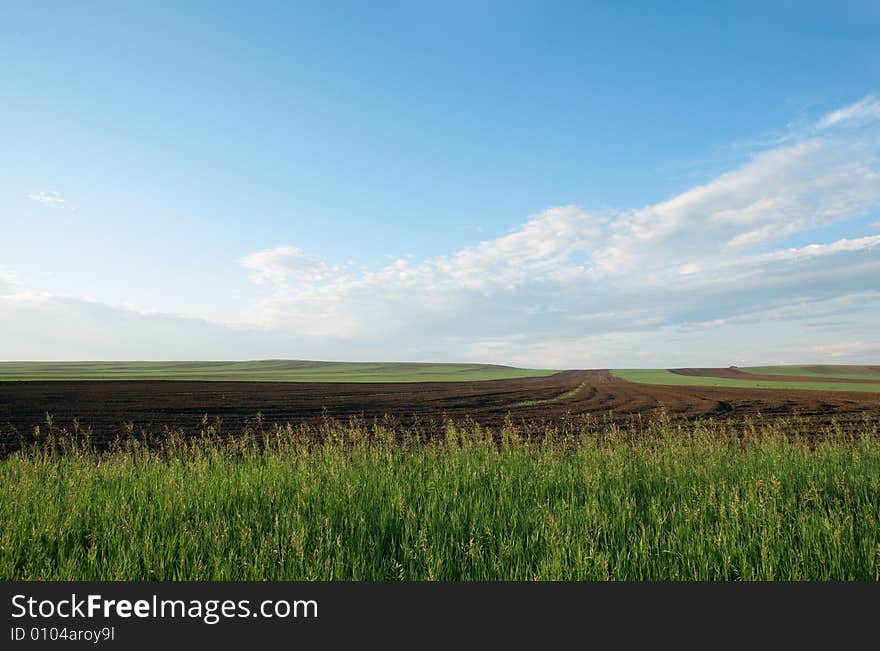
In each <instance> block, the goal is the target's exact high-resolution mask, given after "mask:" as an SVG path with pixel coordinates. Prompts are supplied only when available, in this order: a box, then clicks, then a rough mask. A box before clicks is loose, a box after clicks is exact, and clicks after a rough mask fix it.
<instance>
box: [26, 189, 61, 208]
mask: <svg viewBox="0 0 880 651" xmlns="http://www.w3.org/2000/svg"><path fill="white" fill-rule="evenodd" d="M27 198H28V199H30V200H31V201H36V202H37V203H41V204H43V205H44V206H49V207H51V208H56V207H58V206H60V205H62V204H63V203H64V197H62V196H61V194H60V193H58V192H31V193H30V194H29V195H27Z"/></svg>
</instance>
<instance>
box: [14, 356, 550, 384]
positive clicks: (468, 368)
mask: <svg viewBox="0 0 880 651" xmlns="http://www.w3.org/2000/svg"><path fill="white" fill-rule="evenodd" d="M557 372H558V371H553V370H539V369H522V368H513V367H510V366H498V365H494V364H419V363H402V362H401V363H393V362H392V363H372V362H363V363H360V362H310V361H299V360H260V361H250V362H0V381H11V380H16V381H20V380H228V381H252V382H473V381H477V380H503V379H510V378H521V377H541V376H546V375H552V374H554V373H557Z"/></svg>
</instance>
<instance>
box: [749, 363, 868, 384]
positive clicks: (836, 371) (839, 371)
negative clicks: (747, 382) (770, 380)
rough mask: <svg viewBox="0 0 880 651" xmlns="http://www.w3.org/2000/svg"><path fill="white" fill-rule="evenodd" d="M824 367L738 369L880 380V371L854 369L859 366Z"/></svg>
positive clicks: (843, 378) (766, 372) (750, 367)
mask: <svg viewBox="0 0 880 651" xmlns="http://www.w3.org/2000/svg"><path fill="white" fill-rule="evenodd" d="M825 368H827V369H829V370H828V371H822V372H820V371H816V370H813V369H812V368H810V367H809V366H746V367H743V368H740V369H739V370H740V371H745V372H746V373H754V374H755V375H798V376H800V377H814V378H816V379H821V378H829V377H832V378H839V379H841V380H878V381H880V372H872V371H869V370H855V369H858V368H859V367H855V368H852V367H847V366H829V367H825Z"/></svg>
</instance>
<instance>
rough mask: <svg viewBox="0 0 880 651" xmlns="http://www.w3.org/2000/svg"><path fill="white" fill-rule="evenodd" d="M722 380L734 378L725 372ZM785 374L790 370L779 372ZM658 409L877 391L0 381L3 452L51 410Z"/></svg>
mask: <svg viewBox="0 0 880 651" xmlns="http://www.w3.org/2000/svg"><path fill="white" fill-rule="evenodd" d="M722 377H731V376H730V375H728V376H722ZM786 379H790V378H786ZM660 407H663V408H664V409H665V410H666V411H667V413H668V414H669V415H670V416H671V417H672V418H675V419H686V420H694V419H697V418H705V417H716V416H717V417H723V418H740V417H745V416H754V415H756V414H759V413H760V414H762V415H764V416H771V417H772V416H788V415H794V414H797V415H800V416H804V417H806V418H807V419H808V420H810V422H813V423H815V426H816V427H817V428H819V427H821V425H823V424H827V423H828V422H829V421H830V420H831V419H832V418H834V419H835V420H836V421H838V422H840V423H841V424H843V425H844V426H846V425H847V424H851V425H856V424H859V423H863V422H864V419H865V418H868V419H872V420H873V422H877V419H878V418H880V394H873V393H845V392H824V391H795V390H767V389H738V388H718V387H683V386H678V387H672V386H656V385H648V384H634V383H630V382H626V381H624V380H621V379H619V378H616V377H614V376H612V375H611V374H610V373H609V372H608V371H566V372H563V373H558V374H556V375H553V376H550V377H543V378H523V379H516V380H493V381H484V382H472V383H451V382H450V383H420V384H343V383H338V384H337V383H293V382H278V383H269V382H178V381H151V382H146V381H112V382H111V381H76V382H68V381H53V382H4V383H0V434H2V443H3V445H4V446H5V447H6V449H7V450H9V449H11V448H15V447H17V444H16V442H17V441H19V440H20V439H21V438H23V439H24V440H27V439H29V438H30V437H31V435H32V432H33V428H34V426H35V425H41V424H44V423H45V421H46V414H47V413H48V414H50V415H51V416H52V418H53V420H54V423H55V425H56V426H58V427H64V428H68V429H70V428H71V426H72V423H73V419H74V418H77V419H78V421H79V424H80V427H81V428H83V429H85V428H90V429H91V430H92V432H93V436H94V437H95V438H96V439H97V440H104V439H106V438H108V437H113V436H115V435H116V434H117V433H119V432H120V431H122V430H123V428H124V427H125V424H126V423H132V424H133V426H134V429H135V431H136V432H137V431H141V430H149V431H152V432H161V431H163V430H164V428H165V427H166V426H167V427H170V428H183V429H185V430H187V431H198V429H199V424H200V422H201V419H202V416H203V415H204V414H207V415H208V418H209V419H210V420H211V421H213V420H214V419H215V418H218V417H219V418H221V419H222V424H223V430H224V431H225V432H235V431H236V430H240V428H241V426H242V425H243V424H244V422H245V421H246V420H247V419H249V418H253V417H254V416H255V415H256V414H257V413H258V412H259V413H261V414H262V416H263V419H264V421H265V422H267V423H272V422H280V423H287V422H290V423H294V424H298V423H308V422H317V421H320V420H321V419H322V417H324V416H329V417H331V418H335V419H346V418H348V417H352V416H363V417H365V418H367V419H372V418H382V417H383V416H386V415H391V416H392V417H393V418H394V419H395V421H396V422H398V423H400V424H402V425H408V424H412V423H413V422H418V423H421V424H432V423H436V424H439V423H442V422H443V420H444V419H445V418H448V417H451V418H454V419H457V420H460V419H463V418H465V417H471V418H473V419H474V420H476V421H477V422H479V423H481V424H483V425H485V426H489V427H496V426H498V425H500V424H501V423H502V422H503V421H504V419H505V417H506V416H508V415H509V416H511V417H512V418H513V419H514V420H515V421H518V422H534V423H547V422H556V421H561V420H562V419H567V418H571V417H573V416H578V415H581V414H595V415H598V416H602V417H608V415H609V414H611V417H612V418H618V419H621V418H626V417H628V416H632V415H633V414H650V413H652V412H655V411H656V410H658V409H659V408H660Z"/></svg>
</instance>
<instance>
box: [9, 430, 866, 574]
mask: <svg viewBox="0 0 880 651" xmlns="http://www.w3.org/2000/svg"><path fill="white" fill-rule="evenodd" d="M732 427H733V426H730V425H726V426H723V425H698V426H697V428H696V430H690V431H688V432H684V431H681V430H677V429H674V428H673V426H671V425H670V424H669V423H668V422H662V421H658V422H657V423H652V424H646V425H644V429H643V430H641V431H636V430H633V431H621V430H618V429H617V428H613V427H612V428H609V429H607V430H605V431H604V433H601V434H598V435H591V436H588V437H585V436H581V435H579V433H578V432H577V431H575V430H571V431H566V432H559V431H558V430H548V431H547V432H545V433H544V436H543V437H541V438H540V439H523V438H522V436H521V433H519V432H517V431H516V430H515V429H514V428H513V427H512V426H509V427H505V428H504V429H503V430H502V431H501V432H500V433H497V432H496V436H495V437H494V438H490V436H489V435H488V434H487V433H486V432H485V431H481V430H479V428H476V427H466V428H456V427H454V426H452V425H449V426H448V427H447V429H446V431H445V433H444V435H443V436H442V437H441V438H440V439H438V440H436V441H434V442H424V441H422V440H417V439H416V438H415V436H414V437H413V438H411V439H406V438H404V439H402V440H401V439H399V438H398V439H395V438H393V437H392V435H391V434H390V433H389V432H386V431H385V430H383V429H382V427H381V426H379V425H373V426H366V425H363V424H360V425H356V424H354V425H352V424H350V425H347V426H340V427H327V428H325V430H324V431H322V432H319V433H318V434H319V435H320V436H318V434H316V435H315V436H309V435H307V433H304V432H303V431H301V430H300V431H297V430H292V429H291V428H289V427H288V428H286V429H285V428H275V429H273V430H271V431H268V432H255V433H253V434H252V436H249V437H246V438H244V439H239V440H237V441H227V442H221V441H213V442H211V441H210V436H208V438H207V439H205V438H199V439H192V440H187V439H184V438H179V437H171V439H169V441H168V442H167V445H166V446H165V447H164V448H163V449H159V450H156V449H154V450H152V451H150V450H147V449H146V448H145V447H143V446H140V445H138V444H137V443H136V442H128V443H122V444H120V446H119V449H118V450H116V451H114V452H109V453H105V454H97V453H95V452H93V451H90V450H89V449H88V448H87V446H84V445H82V444H81V443H71V442H63V443H62V448H63V449H62V450H61V451H60V452H59V451H55V452H53V451H51V450H50V451H41V449H40V448H32V449H31V450H29V451H19V452H16V453H15V454H13V455H12V456H10V457H8V458H6V459H4V460H2V461H0V521H2V522H3V523H4V526H3V527H2V529H0V579H3V580H9V579H39V580H50V579H51V580H99V579H102V580H107V579H119V580H123V579H124V580H280V579H285V580H300V579H306V580H314V579H318V580H351V579H353V580H416V579H419V580H421V579H438V580H514V579H620V580H624V579H625V580H692V579H709V580H720V579H728V580H730V579H745V580H753V579H774V580H789V579H791V580H872V581H875V580H878V579H880V443H878V440H877V425H876V422H868V421H866V423H865V429H864V432H863V433H862V434H861V435H859V436H858V437H856V438H854V439H847V440H830V439H829V440H825V441H823V442H818V443H816V441H815V440H814V441H813V443H812V444H811V443H809V442H808V441H807V440H806V439H802V438H797V437H795V438H791V437H790V436H789V434H790V433H791V431H790V430H789V429H787V427H786V426H785V425H784V424H782V425H775V426H770V425H764V426H761V427H756V426H754V425H752V424H744V425H743V426H742V429H737V430H734V429H731V428H732ZM736 427H739V426H736ZM193 440H195V441H196V442H192V441H193ZM54 445H57V442H56V443H53V444H51V445H48V444H47V445H45V446H44V448H42V450H45V449H47V448H52V447H53V446H54ZM65 446H66V447H65Z"/></svg>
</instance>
